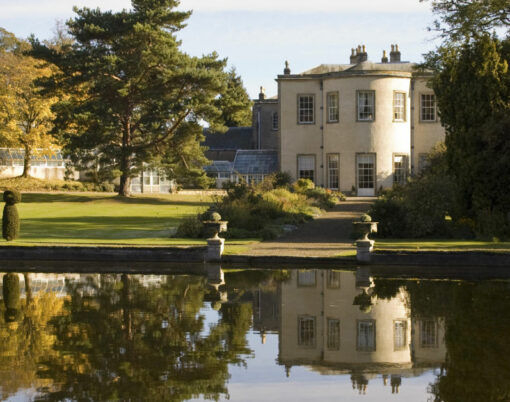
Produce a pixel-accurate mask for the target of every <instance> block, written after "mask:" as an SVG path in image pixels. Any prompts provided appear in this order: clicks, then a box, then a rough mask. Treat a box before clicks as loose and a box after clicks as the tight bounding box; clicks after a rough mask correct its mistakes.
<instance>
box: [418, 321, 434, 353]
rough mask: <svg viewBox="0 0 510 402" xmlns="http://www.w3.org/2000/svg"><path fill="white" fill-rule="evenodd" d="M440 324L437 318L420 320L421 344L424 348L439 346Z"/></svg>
mask: <svg viewBox="0 0 510 402" xmlns="http://www.w3.org/2000/svg"><path fill="white" fill-rule="evenodd" d="M437 336H438V325H437V321H435V320H421V321H420V346H421V347H422V348H427V349H431V348H437Z"/></svg>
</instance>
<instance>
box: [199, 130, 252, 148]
mask: <svg viewBox="0 0 510 402" xmlns="http://www.w3.org/2000/svg"><path fill="white" fill-rule="evenodd" d="M204 135H205V140H204V142H202V144H201V145H203V146H206V147H208V148H209V149H210V150H213V151H214V150H237V149H250V148H252V128H251V127H230V128H229V129H228V130H227V131H226V132H225V133H223V134H222V133H212V132H210V131H209V130H208V129H204Z"/></svg>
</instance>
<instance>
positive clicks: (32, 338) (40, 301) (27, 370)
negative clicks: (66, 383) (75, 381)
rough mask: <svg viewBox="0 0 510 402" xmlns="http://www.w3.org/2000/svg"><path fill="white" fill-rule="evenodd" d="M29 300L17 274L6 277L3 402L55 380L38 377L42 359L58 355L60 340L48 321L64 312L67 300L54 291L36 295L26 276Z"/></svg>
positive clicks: (1, 323)
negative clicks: (22, 289) (19, 393)
mask: <svg viewBox="0 0 510 402" xmlns="http://www.w3.org/2000/svg"><path fill="white" fill-rule="evenodd" d="M23 277H24V282H25V300H22V298H21V289H20V286H21V283H20V281H19V275H18V274H17V273H10V274H5V275H4V276H3V278H2V279H3V281H2V282H3V284H4V285H3V292H2V293H3V303H0V384H1V393H0V397H1V399H2V400H4V399H7V398H8V397H9V396H12V395H14V394H15V393H16V392H17V391H18V390H19V389H30V388H39V387H43V386H46V385H47V384H49V383H51V381H46V380H43V379H41V378H39V376H38V373H37V372H38V367H39V362H40V360H41V359H42V358H43V357H44V358H48V357H49V356H56V355H57V353H56V352H55V350H54V348H53V346H54V344H55V341H56V338H55V336H54V335H53V334H52V333H51V331H48V328H47V327H48V325H47V324H48V321H49V320H50V319H51V317H53V316H54V315H55V314H60V313H61V312H62V307H63V300H61V299H58V298H57V297H56V295H55V293H53V292H48V293H41V294H37V295H35V296H32V293H31V290H30V274H28V273H25V274H24V275H23Z"/></svg>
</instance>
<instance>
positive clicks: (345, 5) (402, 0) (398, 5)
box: [181, 0, 429, 13]
mask: <svg viewBox="0 0 510 402" xmlns="http://www.w3.org/2000/svg"><path fill="white" fill-rule="evenodd" d="M181 8H184V9H193V10H196V11H201V12H202V11H279V12H369V13H374V12H391V13H407V12H420V11H425V10H429V5H428V4H424V3H421V2H419V1H418V0H384V1H381V0H357V1H351V0H314V1H310V0H276V1H275V0H182V1H181Z"/></svg>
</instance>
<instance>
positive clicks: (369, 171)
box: [356, 154, 375, 197]
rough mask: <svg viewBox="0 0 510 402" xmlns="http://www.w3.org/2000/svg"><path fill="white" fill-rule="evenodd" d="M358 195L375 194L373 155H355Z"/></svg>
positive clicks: (371, 195)
mask: <svg viewBox="0 0 510 402" xmlns="http://www.w3.org/2000/svg"><path fill="white" fill-rule="evenodd" d="M356 159H357V162H356V165H357V168H358V196H359V197H373V196H374V195H375V155H374V154H362V155H357V158H356Z"/></svg>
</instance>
